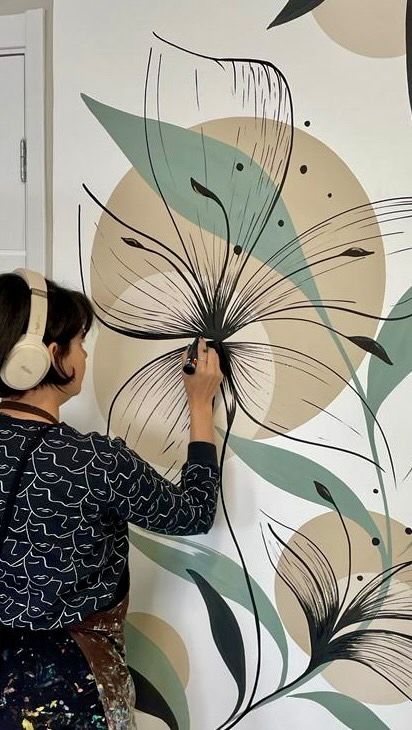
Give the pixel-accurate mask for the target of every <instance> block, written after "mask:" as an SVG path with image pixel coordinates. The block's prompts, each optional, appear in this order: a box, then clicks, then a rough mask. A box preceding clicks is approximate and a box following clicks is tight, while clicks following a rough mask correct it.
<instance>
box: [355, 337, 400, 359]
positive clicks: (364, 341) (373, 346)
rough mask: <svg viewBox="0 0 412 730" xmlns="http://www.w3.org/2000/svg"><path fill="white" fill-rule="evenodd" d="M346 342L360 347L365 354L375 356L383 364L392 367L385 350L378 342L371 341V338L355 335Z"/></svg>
mask: <svg viewBox="0 0 412 730" xmlns="http://www.w3.org/2000/svg"><path fill="white" fill-rule="evenodd" d="M348 340H350V341H351V342H353V344H354V345H357V346H358V347H361V348H362V350H366V352H370V353H371V354H372V355H376V357H378V358H379V359H380V360H383V362H386V363H387V364H388V365H393V362H392V360H391V359H390V357H389V355H388V353H387V352H386V350H385V348H384V347H382V345H380V344H379V342H376V341H375V340H373V339H372V338H371V337H359V336H356V335H355V336H354V337H348Z"/></svg>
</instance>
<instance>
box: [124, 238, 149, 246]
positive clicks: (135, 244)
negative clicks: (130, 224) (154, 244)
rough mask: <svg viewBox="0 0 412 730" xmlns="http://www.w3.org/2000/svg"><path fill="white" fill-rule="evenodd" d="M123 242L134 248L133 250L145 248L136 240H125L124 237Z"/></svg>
mask: <svg viewBox="0 0 412 730" xmlns="http://www.w3.org/2000/svg"><path fill="white" fill-rule="evenodd" d="M122 241H124V242H125V243H127V245H128V246H133V248H144V246H142V244H141V243H139V241H136V239H135V238H123V236H122Z"/></svg>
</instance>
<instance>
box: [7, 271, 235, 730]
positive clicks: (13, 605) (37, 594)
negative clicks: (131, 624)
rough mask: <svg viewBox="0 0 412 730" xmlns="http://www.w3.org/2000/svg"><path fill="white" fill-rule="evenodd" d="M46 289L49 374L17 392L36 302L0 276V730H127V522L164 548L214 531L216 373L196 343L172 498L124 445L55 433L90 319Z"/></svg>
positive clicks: (15, 281) (55, 289) (84, 309)
mask: <svg viewBox="0 0 412 730" xmlns="http://www.w3.org/2000/svg"><path fill="white" fill-rule="evenodd" d="M37 276H38V275H37ZM28 283H29V285H28ZM43 283H44V280H43ZM46 284H47V299H46V302H47V318H46V316H45V317H44V324H45V331H44V336H43V337H42V338H41V337H40V339H42V341H43V343H44V346H45V348H47V352H45V353H43V354H45V355H46V356H47V366H46V369H47V367H48V362H49V360H48V359H50V367H49V368H48V369H47V372H46V374H45V376H44V377H43V378H42V379H41V381H40V382H39V384H38V385H36V386H35V387H32V388H29V389H27V390H22V389H21V387H20V388H19V389H16V388H13V387H10V381H7V378H6V374H7V373H8V372H9V371H8V370H7V365H8V364H9V363H10V361H11V359H12V357H13V354H14V353H15V351H16V350H13V352H12V348H13V347H14V346H15V345H16V343H17V342H19V341H20V338H21V337H22V336H23V335H24V334H25V333H26V332H27V329H28V327H29V325H30V323H31V322H32V320H33V317H30V313H31V312H32V308H33V297H34V294H35V293H36V292H37V295H39V291H38V290H35V289H34V288H33V287H31V285H30V281H28V280H27V276H26V279H25V275H24V272H23V274H22V273H20V274H15V273H13V274H3V275H0V368H1V373H2V379H1V380H0V396H1V398H2V400H1V401H0V450H1V457H2V458H1V460H0V639H1V644H0V728H1V730H15V729H16V728H24V729H25V730H43V728H53V729H54V730H57V729H59V730H60V729H61V728H79V729H80V728H87V729H89V728H95V729H97V730H103V729H104V728H110V730H123V729H126V728H133V727H134V720H133V716H134V712H133V707H134V702H135V695H134V687H133V682H132V680H131V677H130V674H129V672H128V670H127V665H126V660H125V652H124V639H123V622H124V618H125V614H126V610H127V604H128V590H129V571H128V532H127V529H128V528H127V522H128V521H130V522H132V523H133V524H135V525H138V526H140V527H143V528H145V529H148V530H153V531H155V532H159V533H163V534H169V535H177V534H179V535H185V534H187V535H193V534H198V533H202V532H207V531H208V530H209V529H210V527H211V526H212V524H213V520H214V516H215V512H216V502H217V494H218V487H219V470H218V465H217V457H216V447H215V445H214V429H213V412H212V402H213V397H214V396H215V394H216V392H217V391H218V388H219V385H220V383H221V380H222V373H221V371H220V368H219V361H218V356H217V354H216V352H215V351H214V350H213V349H211V348H210V349H208V348H207V347H206V343H205V340H204V339H201V340H200V343H199V350H200V356H199V363H198V366H197V369H196V372H195V374H194V375H190V376H188V375H184V374H182V377H183V379H184V385H185V388H186V393H187V397H188V406H189V410H190V443H189V445H188V458H187V462H186V463H185V464H184V466H183V468H182V473H181V484H180V486H179V487H177V486H175V485H174V484H172V483H171V482H168V481H167V480H166V479H163V478H162V477H161V476H160V475H159V474H158V473H157V472H156V471H155V470H154V469H153V468H152V467H151V466H150V465H149V464H148V463H147V462H145V461H144V460H143V459H141V458H140V457H139V456H138V455H137V454H136V453H135V452H134V451H132V450H131V449H129V448H128V447H127V446H126V444H125V442H124V441H123V440H122V439H120V438H114V439H111V438H109V437H107V436H102V435H100V434H98V433H96V432H92V433H87V434H82V433H79V432H78V431H77V430H76V429H74V428H72V427H71V426H69V425H68V424H66V423H65V422H64V421H62V422H60V419H59V412H60V406H62V405H63V403H65V402H67V401H68V400H69V399H70V398H72V397H73V396H75V395H78V394H79V393H80V391H81V386H82V381H83V376H84V372H85V367H86V358H87V354H86V352H85V350H84V348H83V342H84V338H85V336H86V334H87V332H88V331H89V329H90V327H91V324H92V321H93V310H92V306H91V303H90V302H89V300H88V299H87V298H86V297H85V296H83V294H81V293H79V292H75V291H71V290H68V289H65V288H63V287H60V286H58V285H57V284H55V283H53V282H51V281H46V282H45V283H44V286H45V287H46ZM30 287H31V288H30ZM40 294H41V292H40ZM43 329H44V328H43ZM41 347H43V345H41ZM182 359H184V355H183V356H182ZM29 369H30V368H25V367H24V363H23V366H22V374H23V375H24V373H23V371H27V372H28V370H29ZM3 378H4V379H6V381H7V382H9V385H7V384H6V383H5V382H4V380H3Z"/></svg>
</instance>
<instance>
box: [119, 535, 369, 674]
mask: <svg viewBox="0 0 412 730" xmlns="http://www.w3.org/2000/svg"><path fill="white" fill-rule="evenodd" d="M375 535H376V531H375ZM129 539H130V542H131V543H132V544H133V545H134V546H135V547H136V548H137V549H138V550H140V551H141V552H142V553H143V554H144V555H146V557H148V558H150V560H153V562H155V563H156V564H157V565H160V566H161V567H162V568H164V569H165V570H169V571H170V572H171V573H174V575H177V576H179V577H180V578H183V579H184V580H191V579H190V576H189V574H188V572H187V571H188V570H195V571H196V572H197V573H200V574H201V575H203V576H206V577H207V580H208V582H209V584H210V585H211V586H212V587H213V588H214V589H215V591H217V592H218V593H219V594H220V595H221V596H225V597H226V598H229V599H230V600H231V601H234V602H235V603H237V604H239V605H240V606H243V607H244V608H246V609H247V611H250V612H251V611H252V606H251V602H250V596H249V593H248V591H247V587H246V582H245V576H244V574H243V570H242V568H241V566H240V565H238V563H235V561H234V560H231V559H230V558H229V557H227V556H226V555H223V554H222V553H219V552H217V551H216V550H213V549H212V548H209V547H206V546H205V545H202V544H201V543H200V542H194V541H193V540H189V539H188V538H185V537H171V536H168V537H167V544H165V542H164V541H163V540H164V539H165V538H163V537H162V542H159V541H158V540H156V538H153V537H146V535H144V534H143V533H140V532H136V531H135V529H134V528H133V527H132V526H130V531H129ZM250 581H251V585H252V590H253V595H254V598H255V602H256V606H257V610H258V614H259V619H260V622H261V623H262V624H263V626H265V628H266V629H267V631H268V632H269V634H270V635H271V636H272V638H273V639H274V641H275V642H276V644H277V646H278V648H279V651H280V653H281V656H282V659H283V667H282V676H281V679H280V685H283V683H284V681H285V678H286V674H287V670H288V645H287V641H286V636H285V631H284V628H283V625H282V622H281V620H280V618H279V616H278V614H277V612H276V610H275V608H274V606H273V605H272V603H271V601H269V598H268V597H267V595H266V593H264V591H263V590H262V588H261V587H260V586H259V585H258V583H256V581H255V580H253V578H252V577H251V578H250Z"/></svg>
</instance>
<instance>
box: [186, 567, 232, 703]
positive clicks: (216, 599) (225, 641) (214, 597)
mask: <svg viewBox="0 0 412 730" xmlns="http://www.w3.org/2000/svg"><path fill="white" fill-rule="evenodd" d="M187 572H188V573H189V575H190V576H191V577H192V579H193V580H194V582H195V583H196V585H197V587H198V588H199V591H200V593H201V594H202V597H203V600H204V602H205V604H206V608H207V612H208V614H209V621H210V628H211V630H212V636H213V640H214V642H215V644H216V647H217V649H218V651H219V654H220V656H221V657H222V659H223V661H224V663H225V664H226V666H227V668H228V670H229V672H230V673H231V675H232V677H233V679H234V680H235V682H236V684H237V688H238V699H237V702H236V706H235V707H234V709H233V714H232V715H231V717H233V715H234V714H235V713H236V712H237V711H238V709H239V707H240V705H241V704H242V701H243V698H244V696H245V691H246V661H245V647H244V645H243V639H242V634H241V632H240V628H239V624H238V622H237V621H236V618H235V616H234V614H233V612H232V610H231V609H230V608H229V606H228V605H227V603H226V601H224V600H223V598H222V596H220V595H219V593H218V592H217V591H215V589H214V588H212V586H211V585H210V584H209V583H208V582H207V580H205V579H204V578H203V576H201V575H200V574H199V573H197V572H196V571H195V570H188V571H187Z"/></svg>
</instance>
